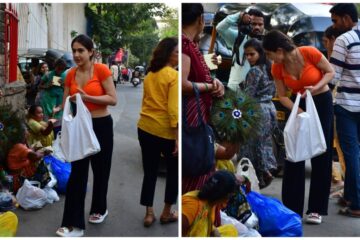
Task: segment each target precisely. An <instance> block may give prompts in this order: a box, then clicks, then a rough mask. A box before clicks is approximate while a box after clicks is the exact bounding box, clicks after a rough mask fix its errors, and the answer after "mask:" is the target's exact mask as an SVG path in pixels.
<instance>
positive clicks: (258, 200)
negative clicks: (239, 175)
mask: <svg viewBox="0 0 360 240" xmlns="http://www.w3.org/2000/svg"><path fill="white" fill-rule="evenodd" d="M247 199H248V201H249V203H250V206H251V209H252V211H253V212H254V213H255V214H256V215H257V217H258V218H259V233H260V234H261V235H262V236H263V237H301V236H302V235H303V231H302V222H301V217H300V216H299V215H298V214H297V213H295V212H293V211H291V210H290V209H288V208H287V207H285V206H284V205H283V204H282V203H281V202H280V201H279V200H278V199H276V198H272V197H267V196H264V195H262V194H260V193H257V192H252V191H251V192H250V193H248V195H247Z"/></svg>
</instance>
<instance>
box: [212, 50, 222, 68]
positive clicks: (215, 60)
mask: <svg viewBox="0 0 360 240" xmlns="http://www.w3.org/2000/svg"><path fill="white" fill-rule="evenodd" d="M211 62H212V63H213V64H215V65H217V66H219V65H220V64H221V62H222V58H221V55H216V54H215V53H214V54H213V55H212V57H211Z"/></svg>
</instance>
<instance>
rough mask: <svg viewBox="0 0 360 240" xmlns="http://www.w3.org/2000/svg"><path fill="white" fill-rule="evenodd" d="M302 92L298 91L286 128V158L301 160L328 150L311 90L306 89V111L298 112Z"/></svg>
mask: <svg viewBox="0 0 360 240" xmlns="http://www.w3.org/2000/svg"><path fill="white" fill-rule="evenodd" d="M300 97H301V94H300V93H298V94H297V96H296V100H295V103H294V106H293V108H292V110H291V113H290V116H289V119H288V121H287V122H286V125H285V129H284V143H285V150H286V159H287V160H288V161H290V162H300V161H304V160H307V159H310V158H313V157H316V156H318V155H320V154H322V153H324V152H325V151H326V142H325V137H324V132H323V130H322V126H321V123H320V119H319V116H318V113H317V110H316V107H315V104H314V100H313V98H312V96H311V93H310V91H309V90H306V102H305V103H306V112H302V113H300V114H297V112H298V109H299V103H300Z"/></svg>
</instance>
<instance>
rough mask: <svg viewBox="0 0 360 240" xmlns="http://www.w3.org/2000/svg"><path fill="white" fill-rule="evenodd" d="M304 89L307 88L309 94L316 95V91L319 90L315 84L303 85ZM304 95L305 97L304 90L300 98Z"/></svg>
mask: <svg viewBox="0 0 360 240" xmlns="http://www.w3.org/2000/svg"><path fill="white" fill-rule="evenodd" d="M304 89H305V90H309V91H310V93H311V95H316V93H317V91H319V88H318V87H317V85H315V86H305V87H304ZM305 97H306V91H305V92H304V93H303V94H302V95H301V98H305Z"/></svg>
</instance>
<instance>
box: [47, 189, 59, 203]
mask: <svg viewBox="0 0 360 240" xmlns="http://www.w3.org/2000/svg"><path fill="white" fill-rule="evenodd" d="M43 190H44V192H45V193H46V196H47V202H48V203H53V202H57V201H59V200H60V198H59V195H58V194H57V192H56V191H55V190H54V189H52V188H50V187H47V186H46V187H45V188H44V189H43Z"/></svg>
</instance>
